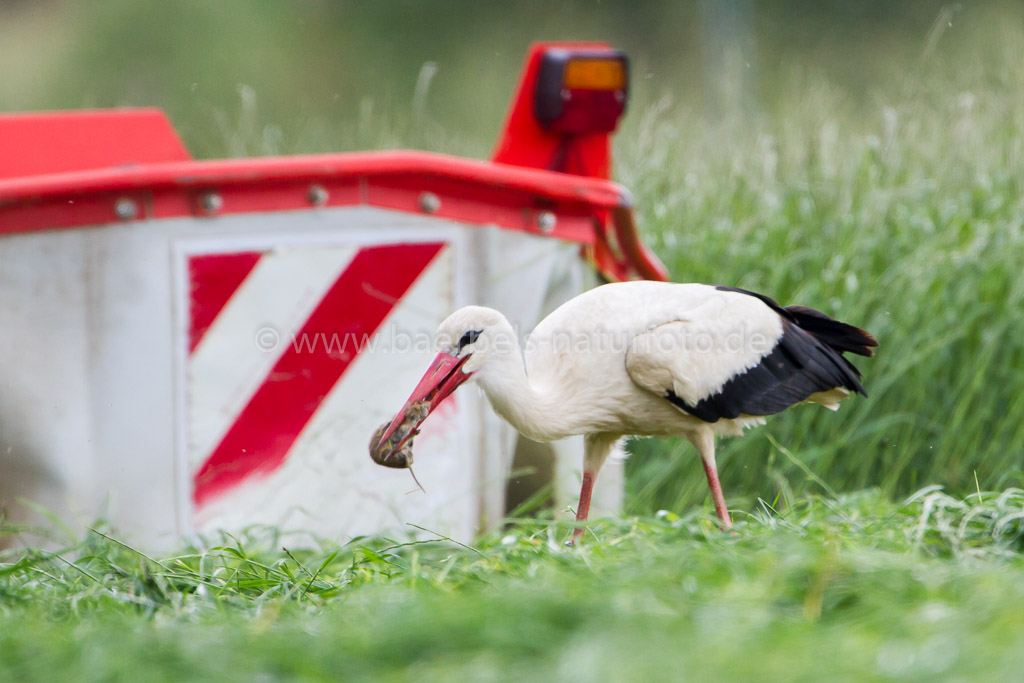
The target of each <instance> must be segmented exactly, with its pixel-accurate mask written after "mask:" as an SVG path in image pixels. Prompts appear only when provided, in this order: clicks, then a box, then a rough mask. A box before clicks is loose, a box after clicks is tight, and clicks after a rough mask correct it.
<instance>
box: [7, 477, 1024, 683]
mask: <svg viewBox="0 0 1024 683" xmlns="http://www.w3.org/2000/svg"><path fill="white" fill-rule="evenodd" d="M1022 510H1024V491H1019V490H1010V491H1006V492H1004V493H1001V494H995V493H985V494H980V495H979V494H975V495H973V496H971V497H969V498H968V499H959V498H952V497H949V496H947V495H946V494H944V493H941V492H939V491H935V490H924V491H922V492H920V493H919V494H918V495H916V496H915V497H914V498H913V499H912V500H910V501H907V502H904V503H901V504H892V503H890V502H888V499H887V498H886V497H884V496H882V495H881V494H879V493H878V492H877V491H866V492H862V493H857V494H850V495H845V496H841V497H839V498H838V499H834V498H819V497H807V498H804V499H801V500H800V501H799V502H798V503H796V504H794V505H792V506H790V507H789V508H788V509H787V510H786V511H785V512H784V513H777V512H775V511H773V510H772V508H771V507H770V506H769V505H768V504H767V503H759V504H758V506H757V508H756V509H755V510H754V511H752V512H751V513H750V514H748V515H744V516H741V517H740V518H739V519H738V524H737V529H736V531H737V533H736V534H735V535H729V534H723V533H722V532H720V531H718V530H717V528H716V526H715V525H714V523H713V522H712V517H711V516H710V514H709V512H710V511H704V510H696V511H692V512H690V513H688V514H686V515H683V516H682V517H679V516H676V515H674V514H671V513H665V514H661V515H657V516H654V517H645V518H620V519H611V520H603V521H601V522H599V523H596V524H595V525H593V527H592V530H591V532H589V533H588V538H587V542H586V543H585V545H583V546H582V547H579V548H576V549H570V548H566V547H565V546H563V545H562V542H563V541H564V539H565V538H566V536H567V535H568V533H569V532H570V529H569V528H568V527H567V526H565V525H562V524H557V523H554V522H551V521H550V520H520V521H518V522H515V523H513V524H512V525H511V526H510V527H509V528H507V529H505V530H503V531H502V532H500V533H498V534H495V535H491V536H487V537H485V538H482V539H480V540H479V541H478V542H477V543H476V544H475V545H474V547H472V548H469V547H463V546H458V545H455V544H453V543H450V542H446V541H444V540H437V541H427V542H420V543H412V542H406V543H402V542H392V541H389V540H386V539H380V538H377V539H355V540H353V541H352V542H350V543H348V544H347V545H345V546H344V547H341V548H338V547H334V546H327V547H324V548H322V549H319V550H306V551H288V550H285V549H284V548H286V547H287V539H282V538H279V537H276V536H274V535H273V534H272V533H270V532H268V531H258V530H257V531H254V532H253V533H252V534H251V535H250V536H248V537H246V538H244V539H234V538H224V539H221V541H220V543H219V544H216V545H211V546H209V547H204V548H203V549H201V550H200V549H189V550H186V551H184V552H182V553H180V554H178V555H175V556H171V557H163V558H160V559H159V560H157V559H150V558H147V557H145V556H143V555H141V554H140V553H138V552H136V551H134V550H132V549H130V548H128V547H126V546H123V545H121V544H119V543H118V542H117V541H116V540H114V537H108V536H107V535H106V533H107V532H106V531H102V534H104V535H101V533H93V534H92V535H91V536H90V537H89V538H87V539H85V541H83V542H81V543H78V544H75V545H73V546H71V547H67V548H64V549H63V550H60V551H54V552H50V551H41V550H27V551H26V550H10V551H6V552H4V553H3V554H2V555H0V577H2V582H0V678H3V679H4V680H71V679H74V680H85V681H93V680H95V681H106V680H168V679H174V678H182V677H184V678H188V679H189V680H254V679H257V680H293V679H306V680H308V679H318V678H319V679H324V678H331V677H335V678H340V679H373V680H380V679H383V680H422V679H434V678H447V679H455V678H458V679H465V678H467V677H468V678H469V679H471V680H521V679H524V678H525V679H527V680H556V679H557V680H663V679H666V678H671V679H680V678H682V679H686V680H712V679H717V680H723V679H726V680H729V679H733V680H743V679H745V680H749V679H751V678H754V677H756V678H759V679H764V680H825V679H827V680H885V679H900V680H931V679H933V678H934V677H936V676H939V677H941V678H943V679H955V678H960V679H962V680H997V679H1004V680H1009V679H1011V678H1013V677H1014V676H1016V674H1018V673H1019V671H1020V670H1021V667H1022V666H1024V613H1022V612H1021V610H1020V605H1021V604H1022V601H1024V571H1022V570H1024V561H1022V557H1021V554H1020V552H1021V550H1022V548H1024V524H1022V518H1024V513H1022ZM12 531H13V530H7V531H6V533H11V532H12Z"/></svg>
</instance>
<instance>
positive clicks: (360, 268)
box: [192, 242, 444, 505]
mask: <svg viewBox="0 0 1024 683" xmlns="http://www.w3.org/2000/svg"><path fill="white" fill-rule="evenodd" d="M443 246H444V244H443V243H436V242H435V243H428V244H400V245H387V246H380V247H370V248H366V249H361V250H360V251H359V253H358V254H356V256H355V258H354V259H353V260H352V262H351V263H350V264H349V266H348V268H346V269H345V272H343V273H342V274H341V275H340V276H339V277H338V279H337V280H336V281H335V282H334V284H333V285H332V286H331V288H330V290H328V292H327V294H325V295H324V298H323V300H322V301H321V302H320V304H319V305H318V306H317V308H316V310H314V311H313V313H312V315H310V317H309V319H308V320H307V321H306V324H305V325H304V326H303V328H302V329H301V330H299V332H298V333H297V334H296V339H313V338H314V337H315V335H317V334H321V333H322V334H326V336H327V338H330V337H331V335H334V334H337V335H338V338H339V339H345V338H346V336H345V335H349V336H348V337H347V338H348V339H350V340H359V341H360V343H361V341H362V340H365V339H367V338H369V337H370V336H372V335H373V334H374V333H375V332H376V331H377V328H378V327H380V324H381V323H382V322H383V321H384V319H385V318H386V317H387V315H388V314H389V313H390V312H391V310H392V309H393V308H394V307H395V306H396V305H397V304H398V301H399V299H401V298H402V296H404V295H405V293H406V292H407V291H408V290H409V288H410V287H412V284H413V283H414V282H415V281H416V279H417V278H418V277H419V276H420V274H421V273H422V272H423V271H424V270H426V268H427V266H428V265H430V262H431V261H432V260H433V259H434V257H435V256H436V255H437V253H438V252H439V251H441V248H442V247H443ZM353 345H355V343H354V342H353ZM297 346H298V345H297V344H289V347H288V350H287V351H286V352H285V353H284V355H282V356H281V358H280V359H279V360H278V361H277V364H276V365H275V366H274V367H273V369H271V371H270V374H269V375H268V376H267V379H266V380H265V381H264V383H263V385H262V386H261V387H260V388H259V389H258V390H257V391H256V394H255V395H254V396H253V397H252V399H251V400H250V401H249V404H248V405H247V406H246V407H245V408H244V409H243V410H242V412H241V414H240V415H239V416H238V418H237V419H236V421H235V423H234V424H233V425H232V426H231V428H230V429H229V430H228V432H227V434H225V435H224V438H223V439H222V440H221V442H220V444H218V446H217V448H216V449H215V450H214V451H213V453H212V454H211V455H210V457H209V458H208V459H207V460H206V462H205V463H203V466H202V468H200V470H199V471H198V472H197V473H196V475H195V481H194V489H193V492H192V500H193V501H194V502H195V503H196V504H197V505H201V504H202V503H204V502H205V501H207V500H209V499H210V497H211V496H213V495H215V494H217V493H219V492H221V491H223V490H225V489H228V488H231V487H232V486H235V485H236V484H238V483H239V482H241V481H242V480H243V479H245V478H246V477H248V476H249V475H251V474H254V473H258V472H259V473H267V472H271V471H273V470H274V469H276V468H277V467H279V466H280V465H281V463H283V462H284V460H285V457H286V456H287V455H288V451H289V450H290V449H291V447H292V444H293V443H295V439H297V438H298V436H299V433H300V432H301V431H302V429H303V428H304V427H305V426H306V424H307V423H308V422H309V420H310V418H311V417H312V416H313V413H314V412H316V409H317V408H318V407H319V406H320V403H321V402H322V401H323V400H324V398H325V397H326V396H327V394H328V393H329V392H330V391H331V389H332V388H333V387H334V385H335V383H336V382H337V381H338V380H339V379H340V378H341V376H342V374H343V373H344V372H345V370H346V369H347V368H348V366H349V365H350V364H351V363H352V361H353V360H354V359H355V357H356V355H357V354H358V350H359V348H358V347H356V348H354V349H349V350H348V351H347V352H345V353H339V352H338V349H335V350H334V353H331V352H330V349H328V348H327V346H326V345H325V344H323V343H320V344H318V345H317V346H316V347H315V348H314V349H312V350H311V349H310V348H309V346H305V347H300V348H296V347H297Z"/></svg>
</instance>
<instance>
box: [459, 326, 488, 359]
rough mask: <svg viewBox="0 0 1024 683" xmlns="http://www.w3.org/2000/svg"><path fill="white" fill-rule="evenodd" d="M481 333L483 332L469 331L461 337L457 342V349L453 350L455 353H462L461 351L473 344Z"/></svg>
mask: <svg viewBox="0 0 1024 683" xmlns="http://www.w3.org/2000/svg"><path fill="white" fill-rule="evenodd" d="M481 332H483V330H470V331H469V332H467V333H466V334H464V335H462V339H460V340H459V348H457V349H456V350H455V353H456V354H459V353H462V349H464V348H465V347H467V346H469V345H470V344H472V343H473V342H475V341H476V339H477V337H479V336H480V333H481Z"/></svg>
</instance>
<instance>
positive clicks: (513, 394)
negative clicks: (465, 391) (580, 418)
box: [477, 344, 572, 441]
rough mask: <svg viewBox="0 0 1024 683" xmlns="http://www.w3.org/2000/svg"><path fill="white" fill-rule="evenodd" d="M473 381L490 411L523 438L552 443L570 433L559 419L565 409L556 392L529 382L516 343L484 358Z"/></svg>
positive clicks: (567, 426) (563, 421)
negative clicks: (482, 391) (489, 405)
mask: <svg viewBox="0 0 1024 683" xmlns="http://www.w3.org/2000/svg"><path fill="white" fill-rule="evenodd" d="M477 381H478V382H479V384H480V387H481V388H482V389H483V390H484V393H485V394H487V398H488V400H490V402H491V405H492V406H493V407H494V412H496V413H498V415H500V416H501V417H502V418H504V419H505V420H506V421H507V422H508V423H509V424H511V425H512V426H513V427H515V428H516V429H517V430H518V431H519V432H520V433H521V434H523V435H524V436H526V437H528V438H531V439H534V440H535V441H554V440H555V439H561V438H563V437H565V436H568V435H569V434H571V433H572V432H571V431H568V430H569V425H567V424H566V423H565V420H564V419H562V417H563V414H564V409H565V407H564V405H563V402H562V400H561V398H560V397H559V396H558V395H557V391H551V390H549V388H548V387H544V388H543V389H541V388H539V387H537V386H535V385H534V384H533V383H531V381H530V378H529V377H528V376H527V374H526V368H525V366H524V364H523V357H522V354H521V353H520V350H519V345H518V344H516V345H515V346H514V348H507V349H503V350H502V351H501V352H499V353H496V354H495V355H494V356H492V357H491V358H488V359H487V364H486V365H485V366H484V367H482V368H480V371H479V373H478V376H477ZM552 389H553V388H552Z"/></svg>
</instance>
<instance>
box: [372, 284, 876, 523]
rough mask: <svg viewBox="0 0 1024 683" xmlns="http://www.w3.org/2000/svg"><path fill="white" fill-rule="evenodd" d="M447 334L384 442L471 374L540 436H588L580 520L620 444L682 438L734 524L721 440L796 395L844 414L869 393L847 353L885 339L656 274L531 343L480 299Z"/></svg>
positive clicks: (588, 306) (809, 313)
mask: <svg viewBox="0 0 1024 683" xmlns="http://www.w3.org/2000/svg"><path fill="white" fill-rule="evenodd" d="M437 341H438V346H439V350H440V353H439V354H438V357H437V359H435V361H434V364H433V365H432V366H431V368H430V369H429V370H428V372H427V374H426V375H425V376H424V379H423V380H422V381H421V382H420V385H419V386H418V387H417V388H416V390H415V391H414V392H413V395H412V396H411V397H410V399H409V402H408V403H407V404H406V408H405V409H404V410H403V412H402V413H400V415H399V417H397V418H396V420H395V422H393V423H392V428H391V429H390V430H389V431H388V432H387V433H385V435H384V439H386V438H387V437H388V436H389V435H390V434H391V433H393V432H394V430H395V428H396V426H397V425H398V424H400V423H401V422H402V420H403V419H404V417H403V416H404V415H406V414H407V412H408V411H409V409H410V406H412V405H413V404H417V405H420V406H422V405H423V404H422V403H421V402H422V401H424V400H426V401H429V410H432V409H433V408H434V407H436V405H437V404H439V403H440V402H441V401H442V400H444V398H445V397H447V396H448V395H449V394H450V393H451V392H452V391H454V390H455V388H456V387H457V386H458V385H459V384H461V383H463V382H465V381H467V380H470V379H472V380H475V381H477V382H478V383H479V384H480V386H481V388H482V389H483V391H484V392H485V394H486V395H487V397H488V399H489V400H490V402H491V404H492V406H493V407H494V410H495V411H496V412H497V413H498V414H499V415H500V416H501V417H503V418H504V419H505V420H507V421H508V422H509V423H510V424H511V425H512V426H513V427H515V428H516V429H517V430H519V431H520V432H521V433H522V434H524V435H526V436H527V437H529V438H531V439H535V440H538V441H551V440H555V439H561V438H564V437H566V436H570V435H575V434H583V435H585V437H586V439H585V443H586V452H585V461H584V481H583V490H582V491H581V496H580V505H579V507H578V509H577V518H578V519H579V520H580V521H583V520H585V519H586V515H587V511H588V508H589V499H590V490H591V487H592V486H593V482H594V480H595V479H596V477H597V474H598V472H599V471H600V469H601V466H602V464H603V463H604V461H605V459H606V458H607V456H608V454H609V452H610V451H611V449H612V446H613V445H614V444H615V442H616V441H617V440H619V439H620V438H622V437H623V436H627V435H653V436H664V435H670V434H682V435H684V436H686V437H687V438H688V439H689V440H690V441H691V442H692V443H693V444H694V445H695V446H696V448H697V450H698V452H699V453H700V455H701V457H702V459H703V462H704V466H705V470H706V472H707V475H708V483H709V486H710V488H711V493H712V496H713V498H714V502H715V507H716V510H717V512H718V514H719V517H720V518H721V521H722V524H723V525H724V526H725V527H726V528H728V527H729V526H730V525H731V522H730V519H729V516H728V513H727V511H726V508H725V501H724V497H723V496H722V493H721V487H720V486H719V484H718V474H717V469H716V466H715V455H714V438H715V436H716V435H719V436H729V435H737V434H740V433H742V431H743V429H744V428H746V427H749V426H752V425H755V424H762V423H763V422H764V418H765V416H766V415H770V414H774V413H777V412H780V411H781V410H783V409H784V408H786V407H788V406H790V405H793V404H795V403H800V402H814V403H820V404H822V405H825V406H826V407H829V408H832V409H835V408H836V407H838V402H839V401H840V400H842V399H843V398H845V397H846V396H848V395H849V393H850V391H858V392H861V393H863V388H862V387H861V385H860V383H859V381H858V377H859V374H858V373H857V370H856V369H855V368H854V367H853V365H852V364H850V363H849V362H848V361H846V360H845V359H844V358H843V357H842V355H841V354H842V353H843V352H845V351H851V352H854V353H858V354H861V355H871V348H870V347H873V346H876V345H877V342H875V340H874V339H873V338H872V337H871V335H869V334H868V333H866V332H864V331H863V330H859V329H857V328H855V327H852V326H850V325H846V324H845V323H840V322H838V321H835V320H832V319H831V318H828V317H827V316H825V315H823V314H821V313H818V312H817V311H813V310H812V309H807V308H803V307H798V306H795V307H789V308H782V307H781V306H779V305H778V304H776V303H775V302H774V301H772V300H771V299H768V298H767V297H762V296H760V295H757V294H753V293H751V292H745V291H743V290H736V289H733V288H726V287H715V286H711V285H701V284H672V283H663V282H649V281H642V282H626V283H617V284H610V285H605V286H603V287H598V288H596V289H593V290H590V291H588V292H585V293H584V294H581V295H580V296H577V297H575V298H574V299H572V300H570V301H568V302H566V303H565V304H563V305H562V306H560V307H559V308H558V309H556V310H555V311H554V312H552V313H551V314H550V315H549V316H547V317H546V318H545V319H544V320H542V321H541V322H540V324H538V325H537V327H536V328H535V329H534V330H533V332H532V333H531V334H530V336H529V337H528V338H527V340H526V342H525V349H522V350H521V349H520V345H519V342H518V339H517V338H516V334H515V331H514V329H513V328H512V326H511V325H510V324H509V322H508V320H506V319H505V317H504V316H503V315H502V314H501V313H499V312H498V311H495V310H493V309H490V308H485V307H481V306H467V307H465V308H462V309H459V310H458V311H456V312H455V313H453V314H452V315H451V316H449V317H448V318H447V319H446V320H445V321H444V322H443V323H442V324H441V326H440V328H439V329H438V334H437ZM429 410H428V411H426V414H429ZM421 416H422V417H425V414H423V413H422V411H421ZM418 417H420V416H418ZM414 432H415V430H414V429H411V430H409V434H410V435H411V434H413V433H414ZM399 447H401V444H396V446H395V449H397V448H399ZM581 531H582V527H579V528H578V529H577V535H578V534H579V533H580V532H581Z"/></svg>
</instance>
